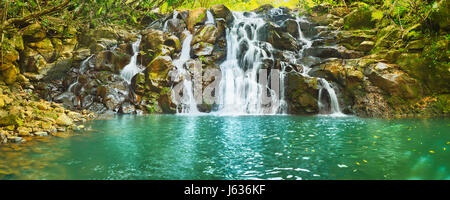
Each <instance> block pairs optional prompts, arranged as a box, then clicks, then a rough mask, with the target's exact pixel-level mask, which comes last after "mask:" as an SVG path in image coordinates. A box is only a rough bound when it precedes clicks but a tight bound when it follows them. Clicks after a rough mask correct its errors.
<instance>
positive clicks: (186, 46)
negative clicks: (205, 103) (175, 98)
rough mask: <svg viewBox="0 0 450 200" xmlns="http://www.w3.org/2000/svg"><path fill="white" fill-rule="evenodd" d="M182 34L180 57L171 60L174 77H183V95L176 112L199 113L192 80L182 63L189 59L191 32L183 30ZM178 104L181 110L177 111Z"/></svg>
mask: <svg viewBox="0 0 450 200" xmlns="http://www.w3.org/2000/svg"><path fill="white" fill-rule="evenodd" d="M184 34H185V35H186V38H185V39H184V41H183V46H182V48H181V55H180V58H178V59H176V60H174V61H173V64H174V65H175V67H176V69H177V70H176V73H177V74H176V75H175V76H176V77H180V78H183V80H182V85H183V97H182V99H181V102H179V104H178V105H177V113H194V114H195V113H199V111H198V109H197V104H196V102H195V98H194V94H193V87H192V81H191V79H190V73H189V71H188V70H186V69H185V68H184V64H185V63H186V62H187V61H188V60H189V59H191V56H190V52H191V42H192V34H191V33H190V32H189V31H188V30H185V31H184ZM178 106H181V111H179V109H178Z"/></svg>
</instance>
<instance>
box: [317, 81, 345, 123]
mask: <svg viewBox="0 0 450 200" xmlns="http://www.w3.org/2000/svg"><path fill="white" fill-rule="evenodd" d="M317 80H318V81H319V83H320V84H319V86H320V87H319V98H318V99H317V102H318V104H319V111H323V110H325V106H324V104H323V103H322V93H323V90H324V89H325V90H326V91H327V92H328V95H329V96H330V108H331V110H330V111H331V114H335V115H337V114H342V113H341V109H340V108H339V102H338V99H337V96H336V92H335V91H334V89H333V88H332V87H331V86H330V83H328V81H327V80H325V79H323V78H317Z"/></svg>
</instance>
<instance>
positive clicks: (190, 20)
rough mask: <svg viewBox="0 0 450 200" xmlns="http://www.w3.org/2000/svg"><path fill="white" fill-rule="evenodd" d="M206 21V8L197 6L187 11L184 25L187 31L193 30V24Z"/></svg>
mask: <svg viewBox="0 0 450 200" xmlns="http://www.w3.org/2000/svg"><path fill="white" fill-rule="evenodd" d="M205 21H206V8H197V9H193V10H190V11H189V14H188V17H187V19H186V25H187V28H188V30H189V31H191V33H192V32H194V26H195V25H198V24H203V23H205Z"/></svg>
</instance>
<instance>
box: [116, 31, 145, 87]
mask: <svg viewBox="0 0 450 200" xmlns="http://www.w3.org/2000/svg"><path fill="white" fill-rule="evenodd" d="M141 39H142V36H141V35H139V37H138V39H137V41H136V42H134V43H133V45H132V48H133V56H132V57H131V59H130V63H128V65H126V66H125V67H124V68H123V69H122V71H121V72H120V76H122V78H123V79H124V80H125V81H127V83H128V84H130V83H131V79H132V78H133V76H134V75H136V74H137V73H139V72H141V69H139V67H138V66H137V56H138V54H139V45H140V44H141Z"/></svg>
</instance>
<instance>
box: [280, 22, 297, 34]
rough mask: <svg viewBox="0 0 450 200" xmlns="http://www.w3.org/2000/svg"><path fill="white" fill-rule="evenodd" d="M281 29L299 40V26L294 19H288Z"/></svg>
mask: <svg viewBox="0 0 450 200" xmlns="http://www.w3.org/2000/svg"><path fill="white" fill-rule="evenodd" d="M281 27H282V28H283V29H284V30H285V31H286V32H288V33H289V34H291V35H292V36H293V37H295V38H298V37H299V32H298V29H299V24H298V23H297V21H295V20H293V19H288V20H286V21H284V22H283V24H282V25H281Z"/></svg>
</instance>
